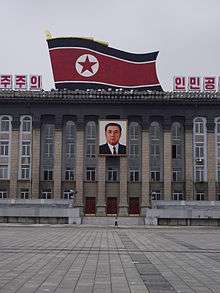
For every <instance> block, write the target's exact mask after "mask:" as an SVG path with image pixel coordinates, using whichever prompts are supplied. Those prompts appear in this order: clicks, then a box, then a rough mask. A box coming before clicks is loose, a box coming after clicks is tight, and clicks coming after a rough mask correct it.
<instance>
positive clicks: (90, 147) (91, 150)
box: [86, 142, 96, 158]
mask: <svg viewBox="0 0 220 293" xmlns="http://www.w3.org/2000/svg"><path fill="white" fill-rule="evenodd" d="M95 146H96V145H95V142H94V143H93V142H90V143H87V145H86V156H87V158H95Z"/></svg>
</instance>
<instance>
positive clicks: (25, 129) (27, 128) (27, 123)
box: [22, 120, 31, 132]
mask: <svg viewBox="0 0 220 293" xmlns="http://www.w3.org/2000/svg"><path fill="white" fill-rule="evenodd" d="M22 131H23V132H30V131H31V121H30V120H23V122H22Z"/></svg>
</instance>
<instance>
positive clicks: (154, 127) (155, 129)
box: [150, 122, 160, 139]
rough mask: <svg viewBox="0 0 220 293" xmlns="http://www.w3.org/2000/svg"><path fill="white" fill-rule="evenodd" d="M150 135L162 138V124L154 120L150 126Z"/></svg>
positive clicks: (152, 137) (154, 137)
mask: <svg viewBox="0 0 220 293" xmlns="http://www.w3.org/2000/svg"><path fill="white" fill-rule="evenodd" d="M150 136H151V139H159V138H160V126H159V123H158V122H152V123H151V126H150Z"/></svg>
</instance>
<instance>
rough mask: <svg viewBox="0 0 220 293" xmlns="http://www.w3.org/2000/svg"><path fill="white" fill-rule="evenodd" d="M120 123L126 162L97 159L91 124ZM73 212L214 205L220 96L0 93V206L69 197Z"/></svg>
mask: <svg viewBox="0 0 220 293" xmlns="http://www.w3.org/2000/svg"><path fill="white" fill-rule="evenodd" d="M101 119H113V120H114V119H116V120H121V119H122V120H127V122H128V128H127V137H128V141H127V146H128V153H127V156H115V157H114V156H100V155H99V154H98V147H99V142H98V137H99V136H98V132H99V128H98V125H99V120H101ZM72 190H74V191H76V192H77V193H76V199H75V205H76V206H77V207H79V208H80V211H81V214H82V215H85V214H93V215H94V214H96V215H97V216H105V215H112V214H116V213H117V214H118V215H119V216H126V215H139V214H140V215H144V213H145V210H146V208H147V207H151V205H152V201H153V202H155V201H158V200H164V201H167V202H169V201H182V200H186V201H218V200H220V94H219V93H164V92H150V91H143V92H136V91H125V90H110V89H109V90H75V91H67V90H62V91H58V90H52V91H41V92H29V91H28V92H27V91H1V92H0V198H1V199H4V198H11V199H15V198H21V199H30V198H31V199H39V198H43V199H68V198H69V197H70V195H71V192H72Z"/></svg>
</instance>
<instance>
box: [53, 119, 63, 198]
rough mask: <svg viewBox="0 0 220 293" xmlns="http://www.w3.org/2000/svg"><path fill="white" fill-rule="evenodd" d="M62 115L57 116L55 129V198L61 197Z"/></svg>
mask: <svg viewBox="0 0 220 293" xmlns="http://www.w3.org/2000/svg"><path fill="white" fill-rule="evenodd" d="M61 170H62V117H56V122H55V130H54V165H53V182H54V188H53V193H54V198H55V199H60V198H61V182H62V176H61V175H62V173H61V172H62V171H61Z"/></svg>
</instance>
